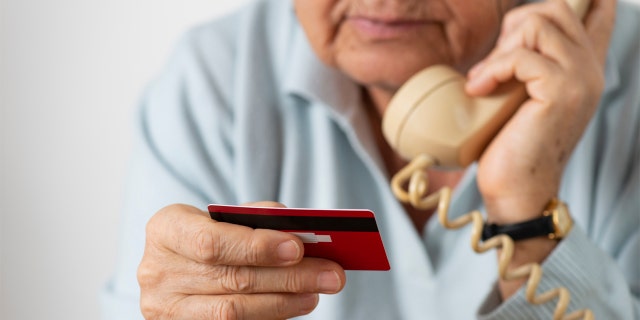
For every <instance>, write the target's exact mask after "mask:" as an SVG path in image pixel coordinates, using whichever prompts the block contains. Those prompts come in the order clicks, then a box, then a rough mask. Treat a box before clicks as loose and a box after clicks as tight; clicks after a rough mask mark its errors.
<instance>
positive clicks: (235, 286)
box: [167, 258, 346, 295]
mask: <svg viewBox="0 0 640 320" xmlns="http://www.w3.org/2000/svg"><path fill="white" fill-rule="evenodd" d="M189 269H190V270H193V271H195V272H194V273H193V274H192V275H189V281H188V282H184V281H180V280H178V279H176V278H175V277H174V278H173V279H167V281H169V282H173V284H169V286H172V287H173V288H171V289H172V290H173V291H174V292H181V293H185V294H202V295H209V294H229V293H244V294H247V293H270V292H283V293H285V292H286V293H327V294H331V293H337V292H339V291H340V290H342V288H343V287H344V284H345V281H346V275H345V273H344V270H343V269H342V267H340V265H338V264H337V263H335V262H333V261H329V260H325V259H318V258H305V259H302V261H301V262H300V263H298V264H296V265H293V266H290V267H246V266H242V267H238V266H210V265H205V266H202V267H200V266H193V267H190V268H189Z"/></svg>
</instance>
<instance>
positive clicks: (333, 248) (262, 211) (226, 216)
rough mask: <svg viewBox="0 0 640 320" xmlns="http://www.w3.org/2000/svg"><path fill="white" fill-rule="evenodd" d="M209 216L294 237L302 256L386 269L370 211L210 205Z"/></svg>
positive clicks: (350, 267)
mask: <svg viewBox="0 0 640 320" xmlns="http://www.w3.org/2000/svg"><path fill="white" fill-rule="evenodd" d="M208 209H209V214H210V215H211V218H212V219H214V220H216V221H220V222H228V223H233V224H238V225H243V226H247V227H250V228H253V229H273V230H279V231H284V232H289V233H292V234H295V235H296V236H298V237H299V238H300V239H301V240H302V242H303V243H304V256H305V257H316V258H324V259H329V260H333V261H335V262H337V263H338V264H340V265H341V266H342V267H343V268H344V269H345V270H389V269H390V266H389V260H388V259H387V254H386V252H385V250H384V245H383V243H382V238H381V237H380V232H379V231H378V225H377V223H376V219H375V215H374V213H373V212H372V211H370V210H360V209H357V210H351V209H346V210H325V209H299V208H271V207H247V206H228V205H217V204H211V205H209V207H208Z"/></svg>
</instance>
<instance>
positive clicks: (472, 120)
mask: <svg viewBox="0 0 640 320" xmlns="http://www.w3.org/2000/svg"><path fill="white" fill-rule="evenodd" d="M567 2H568V3H569V5H570V6H571V7H572V8H573V9H574V11H575V12H576V14H577V15H578V16H579V17H581V18H583V17H584V15H585V14H586V12H587V9H588V8H589V5H590V2H589V0H567ZM464 84H465V77H464V76H463V75H461V74H459V73H458V72H456V71H455V70H454V69H452V68H451V67H449V66H446V65H438V66H433V67H429V68H427V69H425V70H423V71H420V72H419V73H418V74H416V75H415V76H413V77H412V78H411V79H409V81H407V83H405V84H404V85H403V86H402V88H400V90H398V92H397V93H396V95H395V96H394V97H393V99H392V100H391V102H390V104H389V106H388V107H387V110H386V111H385V115H384V118H383V124H382V130H383V133H384V136H385V138H386V140H387V142H388V143H389V144H390V145H391V147H392V148H394V150H396V152H398V153H399V154H400V156H402V157H404V158H405V159H407V160H410V159H412V161H411V162H410V163H409V165H407V166H406V167H405V168H403V169H402V170H400V171H399V172H398V173H397V174H396V175H395V176H394V177H393V179H392V181H391V187H392V189H393V192H394V194H395V195H396V197H397V198H398V199H399V200H400V201H402V202H405V203H411V204H412V205H413V206H414V207H416V208H418V209H429V208H433V207H436V206H437V207H438V218H439V220H440V223H441V224H442V225H443V226H444V227H446V228H449V229H458V228H460V227H462V226H464V225H467V224H468V223H473V232H472V239H471V245H472V247H473V249H474V250H475V251H476V252H478V253H481V252H485V251H487V250H489V249H492V248H500V249H502V252H501V254H500V257H499V266H498V268H499V275H500V277H501V278H502V279H505V280H510V279H517V278H524V277H528V281H527V288H526V297H527V300H528V301H529V302H530V303H533V304H542V303H546V302H547V301H550V300H552V299H554V298H556V297H557V298H558V302H557V305H556V309H555V311H554V315H553V318H554V319H578V318H580V317H582V318H584V319H593V314H592V313H591V311H590V310H577V311H574V312H573V313H571V314H569V315H566V316H565V312H566V310H567V307H568V306H569V300H570V294H569V292H568V290H567V289H565V288H556V289H552V290H549V291H547V292H544V293H541V294H539V295H536V289H537V287H538V284H539V282H540V279H541V276H542V268H541V267H540V265H538V264H535V263H534V264H528V265H524V266H521V267H519V268H517V269H514V270H509V271H507V266H508V265H509V262H510V261H511V258H512V256H513V240H512V239H511V238H509V237H508V236H506V235H499V236H496V237H493V238H491V239H488V240H487V241H484V242H482V243H481V242H480V236H481V231H482V227H483V224H484V222H483V217H482V214H481V213H480V212H478V211H474V212H470V213H468V214H466V215H464V216H462V217H459V218H457V219H456V220H453V221H450V220H449V219H448V209H449V204H450V198H451V190H450V189H449V188H443V189H441V190H439V191H438V192H436V193H434V194H432V195H426V193H427V192H428V179H427V175H426V169H428V168H429V167H431V166H440V167H453V168H456V167H466V166H467V165H469V164H470V163H472V162H473V161H475V160H477V159H478V158H479V157H480V155H481V154H482V152H483V151H484V149H485V148H486V146H487V145H488V144H489V142H490V141H491V139H493V137H494V136H495V135H496V134H497V132H498V131H499V130H500V128H502V126H503V125H504V124H505V123H506V122H507V120H509V118H510V117H511V116H512V115H513V114H514V113H515V111H516V109H517V108H518V107H519V106H520V105H521V104H522V103H523V102H524V101H525V100H526V99H527V95H526V91H525V87H524V85H523V84H522V83H518V82H516V81H512V82H509V83H506V84H503V85H501V86H500V87H499V88H498V89H497V90H496V91H495V92H494V93H492V95H491V96H488V97H481V98H471V97H468V96H467V95H466V94H465V91H464ZM405 185H407V186H408V190H405V189H403V186H405Z"/></svg>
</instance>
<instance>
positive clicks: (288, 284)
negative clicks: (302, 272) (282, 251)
mask: <svg viewBox="0 0 640 320" xmlns="http://www.w3.org/2000/svg"><path fill="white" fill-rule="evenodd" d="M282 289H283V290H284V291H286V292H301V290H302V289H303V286H302V281H301V279H300V277H298V276H296V274H295V273H293V272H292V273H290V274H289V275H288V276H287V277H285V278H284V280H283V281H282Z"/></svg>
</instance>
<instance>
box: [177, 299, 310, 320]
mask: <svg viewBox="0 0 640 320" xmlns="http://www.w3.org/2000/svg"><path fill="white" fill-rule="evenodd" d="M318 301H319V296H318V295H317V294H313V293H309V294H280V293H269V294H251V295H228V296H203V295H194V296H188V297H186V298H185V299H183V300H181V301H180V303H179V305H178V306H177V307H176V308H175V310H174V311H175V313H176V314H179V315H180V316H179V317H176V318H179V319H194V320H200V319H202V320H210V319H243V320H254V319H256V320H269V319H287V318H292V317H297V316H301V315H305V314H308V313H310V312H311V311H313V309H315V307H316V306H317V305H318Z"/></svg>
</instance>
